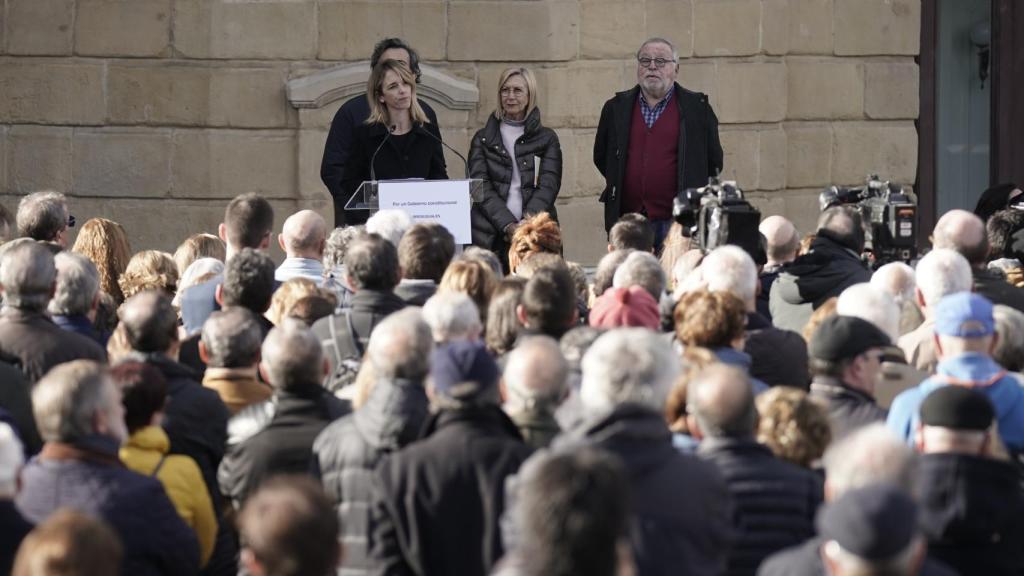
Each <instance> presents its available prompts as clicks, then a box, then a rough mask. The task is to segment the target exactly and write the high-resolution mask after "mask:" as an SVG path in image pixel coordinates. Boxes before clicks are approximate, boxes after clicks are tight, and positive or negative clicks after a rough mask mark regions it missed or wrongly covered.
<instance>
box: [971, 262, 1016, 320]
mask: <svg viewBox="0 0 1024 576" xmlns="http://www.w3.org/2000/svg"><path fill="white" fill-rule="evenodd" d="M972 274H973V276H974V291H975V292H977V293H978V294H981V295H982V296H984V297H985V298H988V299H989V300H991V301H992V303H993V304H1003V305H1004V306H1009V307H1010V308H1014V309H1016V310H1017V311H1019V312H1024V288H1018V287H1016V286H1014V285H1013V284H1010V283H1009V282H1007V281H1006V277H1004V276H1003V275H1001V274H999V273H998V272H995V271H993V270H989V269H987V268H980V269H979V268H974V269H973V270H972Z"/></svg>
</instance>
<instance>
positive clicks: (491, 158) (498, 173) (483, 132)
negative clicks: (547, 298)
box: [469, 108, 562, 250]
mask: <svg viewBox="0 0 1024 576" xmlns="http://www.w3.org/2000/svg"><path fill="white" fill-rule="evenodd" d="M514 156H515V157H514V158H513V156H511V155H509V153H508V151H507V150H506V149H505V144H504V141H503V140H502V139H501V121H500V120H498V119H497V118H496V117H495V116H494V114H491V115H490V116H488V117H487V124H486V125H485V126H484V127H483V128H481V129H480V130H479V131H478V132H477V133H476V134H474V135H473V140H472V141H470V144H469V177H470V178H480V179H481V180H483V183H482V184H481V188H482V193H483V198H482V200H481V201H480V202H479V203H474V204H473V211H472V220H473V244H475V245H477V246H480V247H482V248H487V249H488V250H494V249H495V248H500V247H501V245H503V242H502V240H503V238H504V235H505V233H504V230H505V227H506V226H508V225H509V224H514V223H515V222H517V221H518V219H517V218H516V217H515V215H514V214H512V212H511V211H510V210H509V209H508V206H507V202H508V191H509V187H510V186H511V184H512V162H513V161H514V162H515V163H516V165H517V166H518V168H519V179H520V190H519V191H520V192H521V193H522V195H523V217H526V216H527V215H533V214H539V213H541V212H547V213H548V214H551V216H552V218H554V219H555V220H558V212H557V211H556V210H555V199H557V198H558V191H559V189H560V188H561V187H562V147H561V146H560V145H559V142H558V135H557V134H555V131H554V130H552V129H551V128H547V127H545V126H542V125H541V122H540V108H534V109H533V111H532V112H530V115H529V116H527V117H526V125H525V126H524V132H523V135H522V136H521V137H520V138H519V139H518V140H517V141H516V143H515V155H514ZM538 163H539V166H538V165H537V164H538ZM535 175H536V179H535V178H534V176H535ZM496 241H497V243H496Z"/></svg>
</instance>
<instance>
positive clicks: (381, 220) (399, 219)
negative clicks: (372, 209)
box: [366, 210, 413, 250]
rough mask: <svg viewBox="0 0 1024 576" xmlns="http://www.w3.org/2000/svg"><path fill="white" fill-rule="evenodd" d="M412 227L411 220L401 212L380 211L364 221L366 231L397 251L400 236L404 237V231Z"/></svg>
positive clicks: (400, 239)
mask: <svg viewBox="0 0 1024 576" xmlns="http://www.w3.org/2000/svg"><path fill="white" fill-rule="evenodd" d="M412 225H413V221H412V218H410V217H409V215H408V214H406V213H405V212H404V211H403V210H381V211H379V212H377V213H376V214H374V215H373V216H370V219H369V220H367V221H366V231H367V232H368V233H371V234H377V235H379V236H381V237H382V238H384V239H385V240H387V241H388V242H391V244H392V245H393V246H394V247H395V249H396V250H397V249H398V243H399V242H401V241H402V236H405V231H406V230H408V229H409V228H412Z"/></svg>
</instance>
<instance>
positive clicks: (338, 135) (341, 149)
mask: <svg viewBox="0 0 1024 576" xmlns="http://www.w3.org/2000/svg"><path fill="white" fill-rule="evenodd" d="M385 60H398V61H399V62H403V63H405V64H406V66H408V67H409V69H410V70H412V73H413V74H414V75H415V77H416V83H417V84H418V83H419V81H420V62H419V56H418V55H417V54H416V51H415V50H413V48H412V47H411V46H409V45H408V44H406V43H405V41H403V40H401V39H400V38H385V39H383V40H381V41H380V42H377V44H376V45H375V46H374V47H373V54H372V55H371V56H370V67H371V69H372V68H376V67H377V64H379V63H381V62H383V61H385ZM418 102H419V105H420V107H421V108H422V109H423V112H424V113H425V114H426V115H427V118H428V119H429V120H430V124H432V125H433V126H434V127H437V115H436V114H435V113H434V109H433V108H431V107H430V106H429V105H427V103H426V102H424V101H423V100H418ZM369 117H370V103H369V101H368V100H367V97H366V95H365V94H360V95H358V96H355V97H354V98H352V99H350V100H349V101H348V102H345V104H343V105H342V106H341V108H339V109H338V112H337V113H336V114H335V115H334V120H332V121H331V131H330V132H328V134H327V144H326V145H325V146H324V157H323V161H322V162H321V163H320V179H321V180H323V183H324V185H325V186H327V189H328V190H329V191H330V193H331V196H332V197H333V198H334V225H335V226H341V225H343V224H359V223H361V222H365V221H366V217H367V214H366V213H365V212H349V213H347V214H346V212H345V203H346V202H347V201H348V197H347V196H345V195H344V193H343V192H342V188H341V182H342V179H343V178H344V173H345V161H346V159H347V158H348V153H349V149H350V148H351V146H352V139H353V138H354V134H355V131H356V129H357V128H358V127H359V126H360V125H361V124H363V123H364V122H365V121H366V119H367V118H369ZM438 137H440V132H439V133H438ZM353 220H355V221H353Z"/></svg>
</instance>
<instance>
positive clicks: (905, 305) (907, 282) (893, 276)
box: [871, 262, 924, 342]
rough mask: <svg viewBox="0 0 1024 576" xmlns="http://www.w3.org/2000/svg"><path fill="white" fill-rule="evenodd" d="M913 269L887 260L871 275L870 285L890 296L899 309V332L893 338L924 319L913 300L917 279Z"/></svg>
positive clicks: (910, 329)
mask: <svg viewBox="0 0 1024 576" xmlns="http://www.w3.org/2000/svg"><path fill="white" fill-rule="evenodd" d="M914 276H915V275H914V269H913V268H911V267H910V266H909V265H908V264H906V263H904V262H889V263H888V264H885V265H884V266H882V267H881V268H879V269H878V270H875V273H874V274H872V275H871V285H872V286H874V287H876V288H878V289H879V290H881V291H883V292H885V293H887V294H889V295H890V296H892V298H893V300H895V301H896V306H898V307H899V309H900V318H899V334H897V336H896V337H894V338H893V341H894V342H895V341H896V339H897V338H898V337H899V336H902V335H903V334H906V333H908V332H912V331H913V330H914V329H915V328H917V327H918V326H920V325H921V322H923V321H924V316H922V314H921V309H920V308H918V307H917V302H916V301H915V300H914V289H915V288H916V287H917V280H916V278H915V277H914Z"/></svg>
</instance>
